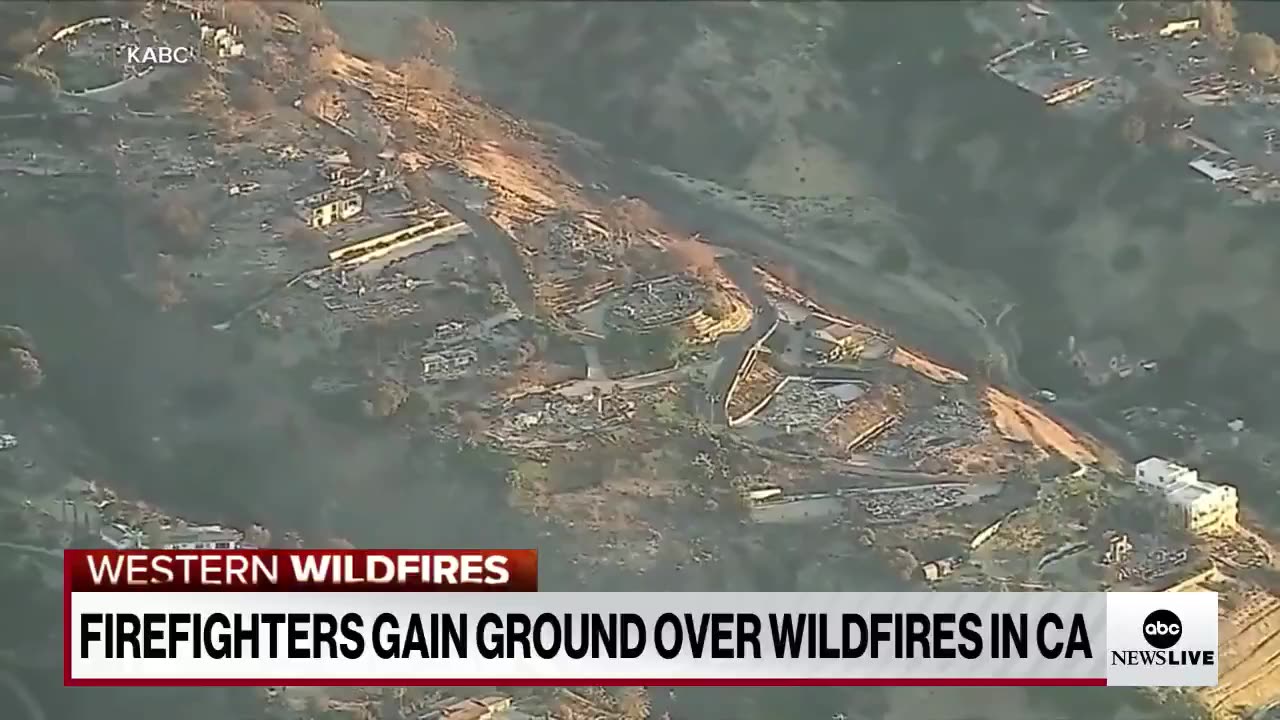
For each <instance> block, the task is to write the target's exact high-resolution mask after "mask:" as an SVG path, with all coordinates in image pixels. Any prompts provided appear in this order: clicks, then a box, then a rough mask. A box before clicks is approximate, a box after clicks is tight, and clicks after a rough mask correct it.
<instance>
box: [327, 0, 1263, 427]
mask: <svg viewBox="0 0 1280 720" xmlns="http://www.w3.org/2000/svg"><path fill="white" fill-rule="evenodd" d="M404 5H406V7H404V8H402V10H401V12H403V13H404V14H405V16H413V15H414V14H422V13H425V12H428V11H429V12H430V13H431V14H432V16H433V17H435V18H438V19H439V20H440V21H441V22H444V23H446V24H447V25H448V26H449V27H450V28H452V29H453V31H454V33H455V34H456V36H457V45H458V49H457V52H456V54H455V57H456V65H457V67H458V68H459V69H460V71H461V72H462V75H463V78H464V80H465V81H467V82H469V83H472V84H473V85H474V86H475V87H477V88H478V89H480V91H481V92H482V93H483V94H485V95H486V96H487V97H489V98H490V99H492V100H493V101H495V102H498V103H499V104H502V105H504V106H506V107H508V108H509V109H512V110H515V111H517V112H520V113H523V114H526V115H528V116H531V117H537V118H543V119H546V120H549V121H552V122H555V123H557V124H559V125H562V126H564V127H567V128H570V129H572V130H574V131H576V132H578V133H579V134H581V135H584V136H586V137H590V138H593V139H596V140H599V141H600V142H602V143H604V144H605V145H606V146H607V147H608V148H609V149H610V150H611V151H614V152H618V153H622V154H625V155H630V156H632V157H636V158H639V159H641V160H642V161H643V162H645V163H647V164H651V165H658V166H662V167H664V168H666V169H668V170H671V171H673V172H679V173H683V174H685V175H687V176H691V177H693V178H697V179H698V180H699V182H702V183H706V182H713V183H716V184H717V185H719V186H720V187H721V188H723V189H724V192H725V193H726V194H728V195H740V194H742V193H747V194H750V195H752V196H755V197H759V198H763V200H764V201H765V202H766V203H767V204H770V205H777V204H779V203H782V204H786V205H788V206H790V207H793V208H796V209H797V212H798V214H799V215H801V216H802V217H801V220H802V222H800V223H798V224H797V223H793V224H792V226H791V228H790V230H791V233H790V235H789V238H788V239H789V241H791V242H792V243H794V244H796V245H798V246H802V247H805V248H808V249H810V250H813V249H818V250H830V249H832V248H834V249H835V251H836V252H837V253H839V254H842V255H846V256H847V258H846V259H847V261H848V262H852V263H859V262H861V263H863V264H864V265H865V264H868V263H872V262H874V259H875V258H876V257H877V255H878V256H879V257H880V258H881V260H882V261H883V260H884V259H886V258H891V257H893V258H899V259H900V255H901V253H902V251H903V250H905V251H906V255H907V256H908V258H907V260H908V261H909V262H908V264H909V268H908V273H909V274H921V275H922V276H930V275H932V274H933V273H934V268H936V267H937V266H939V265H942V266H944V267H945V268H947V269H950V270H959V271H961V272H960V274H961V275H963V279H958V278H956V277H955V273H951V275H952V277H950V278H949V280H948V282H947V283H945V285H948V286H949V288H948V289H949V291H950V292H952V293H954V294H957V295H961V296H964V297H963V299H965V300H966V301H968V302H970V303H972V304H973V305H975V306H989V307H993V308H994V309H993V310H992V312H995V311H997V310H998V309H999V308H1000V307H1001V305H1002V304H1004V303H1008V302H1013V303H1018V304H1019V306H1020V308H1021V309H1020V310H1019V311H1018V312H1017V313H1014V315H1013V316H1012V318H1011V320H1012V321H1014V322H1016V323H1017V324H1018V329H1019V331H1020V333H1021V335H1022V341H1023V346H1024V349H1026V350H1031V351H1034V352H1037V353H1039V354H1040V355H1041V356H1046V355H1052V354H1053V353H1056V352H1059V351H1061V349H1062V348H1063V347H1065V345H1066V343H1067V339H1068V337H1069V336H1072V335H1074V336H1076V337H1078V338H1081V339H1082V340H1088V339H1093V338H1105V337H1119V338H1121V339H1122V340H1123V341H1124V342H1125V344H1126V345H1128V347H1129V348H1130V352H1131V353H1132V354H1140V355H1142V356H1145V357H1157V358H1166V359H1172V358H1175V357H1177V358H1180V359H1181V360H1184V361H1185V363H1182V364H1180V365H1178V367H1177V369H1178V370H1179V371H1185V372H1186V377H1188V378H1198V379H1202V380H1206V381H1209V382H1210V383H1217V384H1218V386H1219V387H1217V389H1216V390H1215V392H1214V395H1216V396H1217V397H1218V398H1219V399H1223V398H1226V402H1228V403H1229V404H1231V403H1234V404H1233V405H1231V407H1234V408H1235V411H1236V412H1247V413H1249V414H1250V416H1252V417H1258V416H1263V417H1269V418H1272V419H1274V410H1273V409H1268V408H1267V407H1265V406H1263V405H1262V404H1259V403H1256V402H1255V401H1253V400H1252V399H1251V398H1255V397H1257V394H1256V393H1254V392H1252V391H1250V390H1246V389H1243V388H1240V387H1236V386H1233V384H1232V383H1230V382H1228V381H1227V380H1228V379H1229V378H1231V377H1233V376H1238V375H1239V374H1240V373H1242V372H1245V373H1250V375H1251V377H1253V378H1254V382H1261V383H1264V384H1266V385H1267V386H1268V387H1275V385H1274V383H1278V382H1280V378H1278V377H1277V376H1276V374H1275V372H1274V367H1275V363H1274V362H1272V361H1270V360H1269V358H1271V357H1272V356H1273V354H1274V353H1277V352H1280V331H1278V330H1277V326H1276V325H1275V323H1274V322H1272V321H1271V320H1270V318H1271V317H1272V316H1273V315H1274V313H1275V311H1276V308H1277V303H1280V285H1278V284H1277V282H1276V280H1275V278H1276V276H1277V274H1278V272H1280V248H1278V247H1277V246H1276V245H1275V243H1271V242H1266V241H1265V238H1266V237H1267V228H1269V227H1274V222H1275V219H1276V216H1275V212H1274V210H1270V209H1265V208H1263V209H1259V208H1238V207H1233V206H1232V205H1230V204H1229V198H1224V197H1223V196H1221V195H1219V194H1215V193H1212V192H1210V191H1209V190H1208V189H1207V188H1206V186H1205V185H1203V184H1201V183H1198V182H1197V181H1195V180H1194V178H1193V176H1192V174H1191V173H1189V171H1187V169H1186V167H1185V166H1184V165H1183V164H1182V162H1181V161H1178V160H1177V159H1176V158H1174V157H1171V156H1170V155H1169V153H1167V152H1166V151H1165V148H1163V147H1162V146H1160V145H1159V144H1158V143H1154V142H1148V143H1146V144H1144V145H1140V146H1135V145H1133V144H1132V143H1130V142H1127V141H1126V140H1125V139H1124V137H1123V133H1122V131H1121V129H1120V128H1119V127H1117V123H1113V122H1111V121H1110V120H1099V121H1096V122H1095V121H1090V120H1086V121H1081V120H1080V119H1079V118H1071V117H1065V116H1060V115H1056V114H1054V113H1052V112H1051V111H1049V110H1047V109H1046V108H1044V107H1043V106H1042V105H1040V104H1039V103H1038V102H1037V101H1036V100H1035V99H1034V98H1032V97H1030V96H1028V95H1026V94H1025V93H1022V92H1021V91H1019V90H1017V89H1016V88H1013V87H1012V86H1011V85H1008V84H1005V83H1002V82H1001V81H999V80H997V79H995V78H994V77H992V76H991V75H990V74H988V73H985V72H984V71H983V69H982V64H983V62H984V61H985V59H986V58H987V57H988V56H990V55H991V54H992V53H993V52H994V50H993V46H995V45H996V43H995V41H994V40H993V39H991V38H989V37H986V36H984V35H982V34H979V33H978V32H976V31H975V30H974V29H973V26H972V24H971V22H970V21H969V19H968V16H967V11H969V10H971V9H972V8H974V7H975V6H976V5H978V4H975V3H903V4H888V3H816V4H812V5H786V4H773V3H759V4H754V3H734V4H719V3H696V2H695V3H680V4H663V3H610V4H600V5H590V6H582V5H573V4H568V3H540V4H532V3H531V4H526V5H520V6H505V5H499V4H486V3H479V4H472V3H440V4H435V5H432V6H430V7H429V8H428V7H426V6H423V7H417V8H415V7H409V6H411V5H412V4H404ZM329 12H330V14H331V15H332V16H333V17H334V18H335V22H337V23H338V24H339V25H340V26H341V27H343V28H344V34H349V35H350V39H351V43H352V44H353V45H354V46H356V47H359V46H360V43H361V41H362V40H363V39H367V38H369V37H376V36H378V35H379V31H378V29H377V27H376V24H377V23H379V22H384V21H383V20H381V19H378V18H367V17H365V18H356V17H354V16H352V14H351V13H349V12H348V10H347V9H346V8H344V7H343V3H333V4H332V7H331V9H330V11H329ZM1241 13H1242V15H1241V20H1240V22H1241V23H1242V24H1243V23H1246V22H1258V23H1264V22H1265V21H1266V20H1267V18H1268V16H1267V11H1266V10H1265V8H1257V7H1253V6H1252V5H1249V4H1246V6H1245V9H1243V10H1242V11H1241ZM887 27H893V28H894V29H895V32H892V33H886V32H884V29H885V28H887ZM346 28H351V30H350V31H348V30H346ZM383 32H384V36H388V35H385V33H386V31H383ZM391 46H392V44H391V43H383V44H382V45H380V46H378V47H376V48H371V50H382V51H384V52H385V51H386V48H388V47H391ZM819 198H821V199H822V201H821V202H818V199H819ZM833 199H835V200H836V201H835V202H833ZM851 208H852V209H851ZM886 247H891V248H893V250H891V251H886V250H885V248H886ZM900 264H901V263H900V262H898V261H896V260H895V262H893V263H890V265H892V266H897V265H900ZM930 282H934V283H938V282H939V281H938V280H937V279H936V278H933V279H931V280H930ZM1226 346H1229V347H1230V350H1229V351H1228V350H1225V349H1224V350H1223V351H1222V352H1221V353H1220V354H1219V353H1217V352H1209V353H1204V352H1200V353H1183V352H1182V350H1183V349H1184V348H1196V347H1198V348H1202V349H1204V348H1206V347H1226ZM1193 356H1194V357H1193ZM1175 364H1177V363H1175ZM1183 365H1185V367H1183ZM1255 389H1256V386H1255Z"/></svg>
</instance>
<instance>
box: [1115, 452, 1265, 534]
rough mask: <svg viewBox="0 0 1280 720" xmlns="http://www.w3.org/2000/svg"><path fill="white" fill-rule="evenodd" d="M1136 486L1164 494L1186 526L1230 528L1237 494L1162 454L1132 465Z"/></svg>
mask: <svg viewBox="0 0 1280 720" xmlns="http://www.w3.org/2000/svg"><path fill="white" fill-rule="evenodd" d="M1133 479H1134V482H1136V483H1137V485H1138V487H1140V488H1143V489H1144V490H1148V491H1150V492H1152V493H1155V494H1158V495H1161V496H1163V497H1164V499H1165V502H1167V503H1168V504H1169V505H1170V506H1171V508H1172V509H1173V510H1174V511H1175V512H1174V517H1175V519H1176V520H1177V522H1178V523H1179V524H1180V525H1181V526H1182V527H1183V528H1184V529H1186V530H1188V531H1190V532H1193V533H1208V532H1213V531H1215V530H1222V529H1226V528H1230V527H1232V526H1234V525H1235V524H1236V519H1237V517H1238V515H1239V512H1240V497H1239V494H1238V493H1237V492H1236V489H1235V488H1234V487H1232V486H1230V485H1218V484H1216V483H1210V482H1205V481H1203V480H1201V479H1200V473H1199V472H1198V471H1196V470H1194V469H1192V468H1189V467H1184V466H1182V465H1179V464H1177V463H1175V462H1172V461H1170V460H1166V459H1164V458H1158V457H1151V458H1147V459H1146V460H1143V461H1142V462H1140V463H1138V464H1137V465H1136V466H1134V472H1133Z"/></svg>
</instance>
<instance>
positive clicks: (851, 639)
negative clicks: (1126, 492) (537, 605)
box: [76, 612, 1093, 660]
mask: <svg viewBox="0 0 1280 720" xmlns="http://www.w3.org/2000/svg"><path fill="white" fill-rule="evenodd" d="M79 630H80V637H79V647H78V648H76V651H77V652H78V653H79V656H80V657H81V658H85V659H87V658H95V657H96V658H106V659H132V658H147V659H174V658H185V657H193V658H211V659H238V658H272V659H277V658H291V659H328V658H333V659H337V658H345V659H348V660H355V659H357V658H361V657H364V656H365V655H366V654H368V653H372V654H373V655H375V656H377V657H378V658H381V659H384V660H390V659H433V658H466V657H468V654H469V653H474V654H475V655H476V656H479V657H481V658H484V659H488V660H494V659H502V658H527V659H533V658H542V659H551V658H557V657H569V658H572V659H575V660H576V659H583V658H592V659H601V658H637V657H640V656H641V655H643V654H645V653H647V652H656V653H657V654H658V655H659V656H660V657H662V658H664V659H668V660H670V659H674V658H677V657H692V658H715V659H761V658H762V657H773V658H780V659H807V658H846V659H855V658H864V657H868V658H904V659H949V658H964V659H969V660H974V659H978V658H992V659H1011V658H1028V657H1033V658H1048V659H1057V658H1075V657H1084V658H1092V657H1093V650H1092V647H1091V643H1090V640H1089V635H1088V632H1087V629H1086V626H1085V622H1084V619H1083V617H1081V616H1080V615H1079V614H1074V615H1068V616H1065V617H1064V616H1059V615H1057V614H1055V613H1045V614H1043V615H1037V616H1028V615H1027V614H1020V613H993V614H990V615H986V616H981V615H978V614H977V613H963V614H960V615H956V614H952V613H871V614H866V615H864V614H859V613H845V614H842V615H840V616H838V617H837V616H828V615H822V614H815V613H769V614H766V615H760V614H755V613H680V614H676V613H664V614H662V615H660V616H658V617H657V618H656V619H655V620H654V621H653V623H652V625H651V626H650V625H648V624H647V623H646V621H645V619H644V618H643V617H641V616H640V615H637V614H634V613H609V614H601V613H563V614H552V613H543V614H540V615H533V616H530V615H527V614H521V613H505V614H497V613H484V614H480V615H476V616H469V615H467V614H463V613H450V614H445V613H413V614H410V615H408V616H398V615H395V614H392V613H381V614H378V615H374V616H371V617H370V616H366V615H362V614H359V613H345V614H330V613H226V614H224V613H212V614H208V615H201V614H199V613H181V612H171V613H143V614H134V613H85V614H83V615H82V616H81V617H80V628H79Z"/></svg>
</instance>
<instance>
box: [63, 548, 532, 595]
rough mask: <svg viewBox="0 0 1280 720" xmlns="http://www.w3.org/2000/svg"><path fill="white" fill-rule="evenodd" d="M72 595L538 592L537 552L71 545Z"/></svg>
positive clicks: (69, 586)
mask: <svg viewBox="0 0 1280 720" xmlns="http://www.w3.org/2000/svg"><path fill="white" fill-rule="evenodd" d="M63 563H64V572H65V573H66V575H65V578H66V585H67V587H66V590H67V591H69V592H94V591H99V592H117V591H155V592H205V591H222V592H236V591H240V592H272V591H275V592H300V591H301V592H305V591H309V590H310V591H318V590H327V591H334V590H349V591H367V592H368V591H378V592H387V591H405V592H430V591H453V592H495V591H496V592H534V591H536V590H537V589H538V553H537V551H536V550H248V549H240V550H67V551H65V553H64V555H63Z"/></svg>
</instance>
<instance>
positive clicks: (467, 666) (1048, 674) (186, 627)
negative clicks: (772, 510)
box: [64, 550, 1218, 686]
mask: <svg viewBox="0 0 1280 720" xmlns="http://www.w3.org/2000/svg"><path fill="white" fill-rule="evenodd" d="M64 572H65V578H64V580H65V595H64V602H65V607H64V616H65V623H66V627H65V634H64V637H65V640H64V642H65V648H64V652H65V662H64V680H65V682H66V684H67V685H286V686H287V685H477V686H480V685H485V686H487V685H525V686H536V685H659V686H682V685H717V686H726V685H740V686H769V685H810V686H812V685H987V686H999V685H1009V686H1014V685H1018V686H1035V685H1045V686H1072V685H1081V686H1083V685H1126V686H1208V685H1215V684H1217V680H1218V623H1217V619H1218V612H1217V605H1218V598H1217V595H1216V594H1215V593H1199V592H1189V593H1111V594H1107V593H1069V592H1042V593H948V592H938V593H929V592H921V593H763V592H762V593H672V592H616V593H610V592H584V593H565V592H538V591H537V589H538V570H537V553H536V552H535V551H532V550H507V551H497V550H486V551H460V550H447V551H446V550H424V551H403V550H229V551H177V550H174V551H160V550H124V551H120V550H68V551H66V555H65V568H64Z"/></svg>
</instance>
